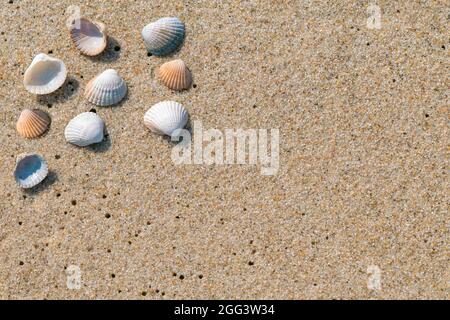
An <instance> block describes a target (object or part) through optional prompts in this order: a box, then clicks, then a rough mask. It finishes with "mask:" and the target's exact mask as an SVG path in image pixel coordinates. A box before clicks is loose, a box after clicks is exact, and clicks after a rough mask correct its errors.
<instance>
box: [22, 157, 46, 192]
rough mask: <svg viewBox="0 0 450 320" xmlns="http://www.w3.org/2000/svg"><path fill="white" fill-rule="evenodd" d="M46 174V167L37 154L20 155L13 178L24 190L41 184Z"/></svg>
mask: <svg viewBox="0 0 450 320" xmlns="http://www.w3.org/2000/svg"><path fill="white" fill-rule="evenodd" d="M47 174H48V165H47V162H46V161H45V159H44V158H43V157H42V156H41V155H39V154H21V155H19V156H18V157H17V160H16V168H15V169H14V178H15V180H16V182H17V184H18V185H19V186H20V187H21V188H24V189H28V188H33V187H34V186H36V185H38V184H39V183H41V182H42V181H43V180H44V179H45V177H47Z"/></svg>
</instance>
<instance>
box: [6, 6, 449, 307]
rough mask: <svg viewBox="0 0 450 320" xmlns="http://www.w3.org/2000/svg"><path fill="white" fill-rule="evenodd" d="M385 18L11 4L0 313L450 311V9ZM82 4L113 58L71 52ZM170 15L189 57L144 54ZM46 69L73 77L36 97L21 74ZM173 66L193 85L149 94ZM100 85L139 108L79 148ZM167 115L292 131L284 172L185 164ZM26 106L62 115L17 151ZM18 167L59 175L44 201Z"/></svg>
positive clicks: (401, 11)
mask: <svg viewBox="0 0 450 320" xmlns="http://www.w3.org/2000/svg"><path fill="white" fill-rule="evenodd" d="M377 3H378V5H379V6H380V7H381V10H382V26H381V29H369V28H368V27H367V24H366V21H367V17H368V14H367V11H366V10H367V6H368V2H366V1H320V0H310V1H306V0H305V1H302V0H297V1H268V0H267V1H241V2H240V1H231V3H225V2H223V3H222V2H219V1H185V2H183V1H167V0H165V1H89V4H85V1H58V2H56V1H31V0H30V1H25V0H24V1H18V0H14V1H13V3H12V4H10V3H8V1H6V0H5V1H2V3H1V7H0V8H1V9H0V21H1V27H0V28H1V30H0V31H1V36H0V44H1V45H0V51H1V60H0V77H1V82H0V117H1V122H0V125H1V135H0V147H1V153H0V172H1V178H0V190H1V201H0V298H4V299H9V298H21V299H22V298H47V299H56V298H62V299H69V298H100V299H104V298H118V299H129V298H145V299H161V298H163V299H167V298H169V299H173V298H175V299H179V298H286V299H300V298H302V299H303V298H306V299H312V298H321V299H322V298H335V299H353V298H375V299H385V298H449V296H450V295H449V287H448V283H449V269H448V262H449V261H448V255H447V253H446V248H448V245H449V241H448V239H449V237H448V206H447V203H448V197H447V195H448V178H447V160H448V158H447V152H448V149H447V148H448V134H449V132H448V109H447V107H448V105H447V103H448V91H447V88H448V81H447V80H448V46H449V43H448V39H449V33H448V17H447V13H448V6H446V1H427V2H425V3H423V4H419V1H378V2H377ZM70 5H79V7H80V9H81V13H82V14H83V15H85V16H87V17H89V18H93V19H98V20H100V21H103V22H104V23H105V24H106V26H107V28H108V30H109V35H110V36H111V37H112V39H111V40H112V41H110V44H109V46H108V52H107V53H105V54H103V55H102V56H101V57H99V58H87V57H84V56H81V55H80V54H79V52H77V50H76V49H75V48H74V46H73V45H72V43H71V42H70V39H69V36H68V32H67V30H66V28H65V21H66V19H67V18H68V17H69V15H68V14H67V13H66V8H67V7H69V6H70ZM163 16H178V17H179V18H180V19H181V20H183V21H184V22H185V23H186V28H187V37H186V41H185V44H184V46H183V47H182V48H181V50H180V51H179V52H178V53H176V54H175V55H174V56H173V57H168V58H157V57H147V54H146V50H145V48H144V44H143V42H142V40H141V38H140V30H141V29H142V27H143V26H144V25H145V24H147V23H149V22H151V21H153V20H156V19H157V18H160V17H163ZM115 46H120V51H115V50H114V47H115ZM117 49H118V48H117ZM39 52H44V53H47V52H51V55H52V56H55V57H58V58H61V59H63V60H64V61H65V63H66V65H67V67H68V70H69V79H68V82H67V83H66V84H65V86H64V87H63V88H62V89H60V90H59V91H58V92H56V93H55V94H52V95H50V96H47V97H40V98H37V97H35V96H33V95H31V94H29V93H28V92H27V91H25V89H24V87H23V85H22V73H23V72H24V71H25V69H26V67H27V66H28V64H29V63H30V62H31V60H32V58H33V57H34V56H35V55H36V54H37V53H39ZM173 58H181V59H183V60H184V61H186V63H187V64H188V66H189V67H190V69H191V70H192V73H193V76H194V81H195V84H196V85H197V86H196V88H192V89H191V90H189V91H186V92H182V93H174V92H170V91H169V90H168V89H167V88H165V87H163V86H162V85H161V84H159V83H158V82H156V81H155V80H154V76H153V74H154V69H155V68H156V67H157V66H159V65H160V64H162V63H163V62H165V61H169V60H170V59H173ZM106 68H115V69H117V70H118V72H119V73H120V74H121V75H122V76H123V77H124V78H125V79H126V80H127V82H128V84H129V91H130V92H129V95H128V98H127V100H126V101H125V102H123V103H121V104H120V105H118V106H116V107H110V108H101V107H96V110H97V113H98V114H99V115H100V116H101V117H102V118H103V119H104V120H105V122H106V124H107V128H108V132H109V139H108V141H106V142H105V143H103V144H101V145H99V146H96V147H94V148H85V149H79V148H76V147H74V146H72V145H69V144H68V143H66V142H65V139H64V135H63V131H64V127H65V126H66V124H67V122H68V121H69V120H70V119H71V118H72V117H74V116H75V115H77V114H78V113H81V112H84V111H89V110H90V109H91V108H93V107H94V106H93V105H91V104H89V103H88V102H87V101H86V100H85V99H84V97H83V90H84V88H85V86H86V84H87V82H88V81H89V79H91V78H92V77H93V76H94V75H95V74H97V73H98V72H100V71H102V70H104V69H106ZM165 99H173V100H176V101H179V102H181V103H182V104H183V105H185V106H186V107H187V109H188V110H189V113H190V116H191V120H202V121H203V126H204V127H205V128H207V129H208V128H218V129H220V130H223V129H225V128H268V129H270V128H279V129H280V140H281V141H280V161H281V163H280V168H279V171H278V174H277V175H274V176H263V175H261V174H260V170H259V169H260V168H259V167H258V166H249V165H246V166H238V165H232V166H220V165H211V166H207V165H186V166H175V165H174V164H173V163H172V161H171V157H170V154H171V149H172V147H173V146H172V145H171V144H170V142H168V141H167V139H164V138H162V137H160V136H156V135H154V134H152V133H150V132H148V130H145V128H144V126H143V121H142V117H143V114H144V112H145V111H146V110H147V109H148V108H149V107H150V106H151V105H153V104H154V103H156V102H159V101H161V100H165ZM24 108H41V109H44V110H46V111H48V112H49V113H50V115H51V118H52V125H51V129H50V131H49V132H48V133H47V134H46V135H45V136H44V137H42V138H40V139H38V140H25V139H22V138H20V137H19V136H18V134H17V132H16V131H15V123H16V120H17V118H18V116H19V114H20V111H21V110H22V109H24ZM23 152H38V153H41V154H43V155H44V156H45V157H46V159H47V160H48V162H49V166H50V168H51V174H50V176H49V177H48V178H47V180H45V182H44V183H43V184H42V185H41V186H39V187H37V188H36V189H34V190H31V191H22V190H20V189H19V188H18V187H17V186H16V184H15V181H14V179H13V178H12V171H13V168H14V162H15V157H16V155H18V154H19V153H23ZM74 201H76V204H75V205H73V204H72V202H73V203H75V202H74ZM108 217H109V218H108ZM73 266H76V267H78V268H79V271H80V272H81V283H82V284H81V288H80V289H79V290H77V289H69V288H68V287H67V280H68V277H69V280H70V279H71V278H70V277H71V276H73V274H72V275H71V274H69V275H68V273H70V272H73V268H74V267H73ZM67 268H69V271H68V270H67ZM368 268H369V272H368ZM378 268H379V269H378ZM377 270H379V271H380V273H381V275H380V282H378V281H377V280H378V279H377V278H376V277H377V275H376V273H377ZM75 271H76V269H75ZM368 281H369V286H368ZM380 285H381V286H380ZM69 287H70V286H69Z"/></svg>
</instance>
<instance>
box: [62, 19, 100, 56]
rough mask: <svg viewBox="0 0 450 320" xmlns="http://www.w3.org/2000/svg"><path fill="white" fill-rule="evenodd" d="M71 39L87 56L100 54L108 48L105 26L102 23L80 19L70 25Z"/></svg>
mask: <svg viewBox="0 0 450 320" xmlns="http://www.w3.org/2000/svg"><path fill="white" fill-rule="evenodd" d="M70 37H71V38H72V41H73V43H74V44H75V46H76V47H77V48H78V50H80V51H81V53H83V54H85V55H87V56H95V55H98V54H100V53H101V52H102V51H103V50H105V48H106V44H107V36H106V33H105V25H104V24H103V23H101V22H96V21H90V20H88V19H86V18H79V19H75V20H73V21H72V24H71V25H70Z"/></svg>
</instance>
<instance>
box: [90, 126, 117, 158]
mask: <svg viewBox="0 0 450 320" xmlns="http://www.w3.org/2000/svg"><path fill="white" fill-rule="evenodd" d="M111 145H112V143H111V138H110V136H109V133H108V131H107V129H106V128H105V136H104V138H103V141H102V142H99V143H96V144H93V145H90V146H87V148H88V149H89V150H90V151H92V152H95V153H103V152H106V151H108V150H109V149H110V148H111Z"/></svg>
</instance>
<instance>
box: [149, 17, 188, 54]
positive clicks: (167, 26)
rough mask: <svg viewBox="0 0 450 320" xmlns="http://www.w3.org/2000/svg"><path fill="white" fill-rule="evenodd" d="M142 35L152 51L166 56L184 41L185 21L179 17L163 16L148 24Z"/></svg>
mask: <svg viewBox="0 0 450 320" xmlns="http://www.w3.org/2000/svg"><path fill="white" fill-rule="evenodd" d="M141 35H142V38H143V39H144V42H145V46H146V47H147V50H148V51H149V52H150V53H152V54H154V55H155V56H165V55H168V54H170V53H172V52H173V51H175V50H176V49H177V48H178V47H179V46H180V45H181V44H182V43H183V40H184V23H183V22H181V21H180V20H179V19H178V18H168V17H167V18H161V19H159V20H157V21H155V22H152V23H149V24H148V25H146V26H145V27H144V28H143V29H142V32H141Z"/></svg>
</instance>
